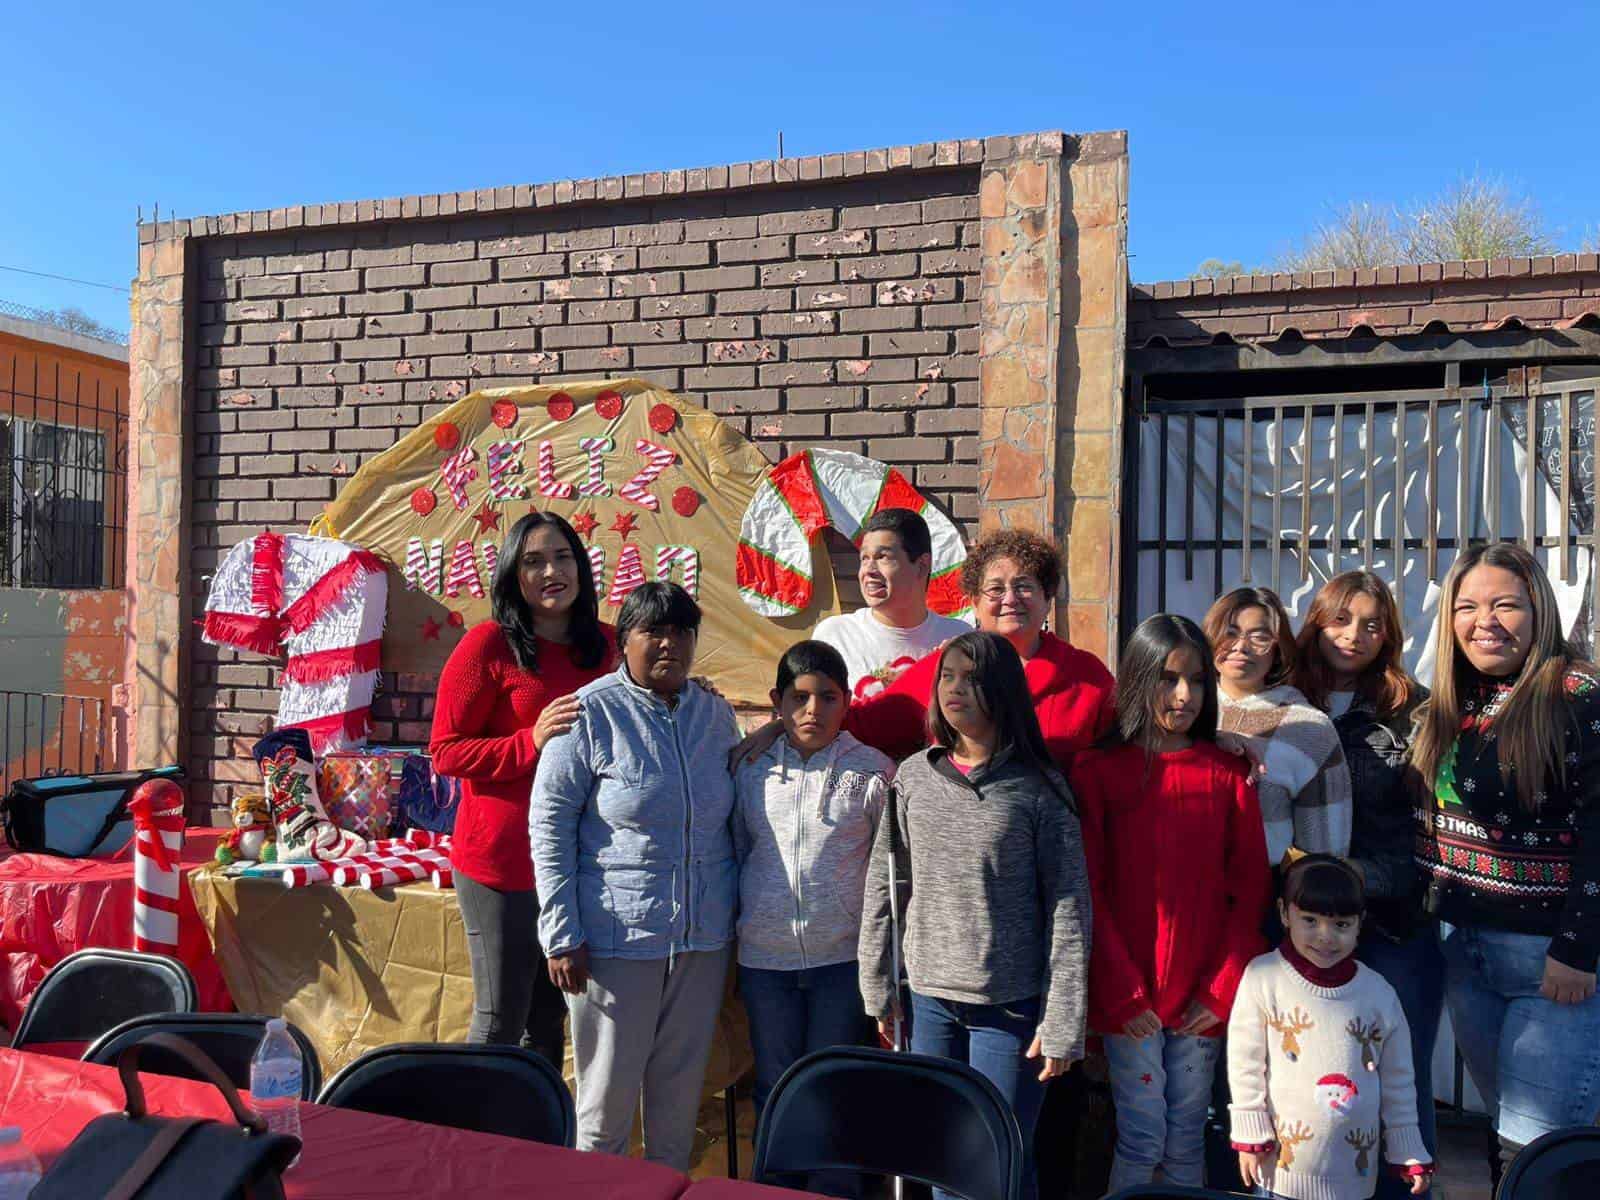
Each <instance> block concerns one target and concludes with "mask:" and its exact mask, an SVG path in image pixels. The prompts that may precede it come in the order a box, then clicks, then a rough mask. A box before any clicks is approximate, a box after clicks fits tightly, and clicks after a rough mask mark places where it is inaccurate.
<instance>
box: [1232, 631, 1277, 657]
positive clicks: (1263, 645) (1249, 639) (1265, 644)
mask: <svg viewBox="0 0 1600 1200" xmlns="http://www.w3.org/2000/svg"><path fill="white" fill-rule="evenodd" d="M1222 640H1223V641H1225V642H1227V643H1228V644H1229V645H1237V644H1238V643H1240V642H1243V643H1244V644H1245V645H1246V646H1248V647H1250V649H1252V650H1255V651H1257V652H1260V651H1262V650H1271V649H1272V648H1273V647H1274V646H1276V645H1277V644H1278V635H1277V634H1275V633H1273V632H1272V630H1270V629H1252V630H1251V631H1250V632H1249V633H1240V632H1239V631H1238V630H1235V629H1230V630H1228V632H1227V633H1225V634H1224V635H1223V637H1222Z"/></svg>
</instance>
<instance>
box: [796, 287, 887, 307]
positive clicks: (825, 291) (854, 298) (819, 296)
mask: <svg viewBox="0 0 1600 1200" xmlns="http://www.w3.org/2000/svg"><path fill="white" fill-rule="evenodd" d="M871 303H872V285H871V284H870V283H823V284H817V285H815V286H802V287H798V288H796V289H795V307H797V308H865V307H866V306H867V305H869V304H871Z"/></svg>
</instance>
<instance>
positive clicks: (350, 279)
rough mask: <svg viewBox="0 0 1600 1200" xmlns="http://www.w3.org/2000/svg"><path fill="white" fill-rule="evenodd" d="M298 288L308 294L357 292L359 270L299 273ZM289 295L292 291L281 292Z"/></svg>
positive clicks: (359, 279)
mask: <svg viewBox="0 0 1600 1200" xmlns="http://www.w3.org/2000/svg"><path fill="white" fill-rule="evenodd" d="M300 289H301V291H303V292H304V293H305V294H306V295H308V296H326V295H329V294H331V293H333V292H359V291H360V290H361V272H360V271H323V272H321V273H319V274H312V275H301V276H300ZM281 294H283V295H290V294H292V293H287V292H286V293H281Z"/></svg>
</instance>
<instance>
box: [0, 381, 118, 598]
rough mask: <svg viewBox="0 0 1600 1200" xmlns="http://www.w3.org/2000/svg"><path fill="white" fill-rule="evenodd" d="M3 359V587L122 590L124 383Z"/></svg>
mask: <svg viewBox="0 0 1600 1200" xmlns="http://www.w3.org/2000/svg"><path fill="white" fill-rule="evenodd" d="M30 357H31V358H32V361H31V363H29V362H25V361H23V356H22V355H17V354H12V355H8V356H4V357H0V587H25V588H88V589H93V588H120V587H122V586H123V579H124V576H125V574H126V566H125V561H124V560H125V551H126V537H127V523H128V511H127V504H128V502H127V479H128V407H127V390H126V387H125V386H123V387H112V388H106V387H104V386H103V385H102V384H101V383H100V382H99V381H98V380H97V379H95V378H93V377H90V378H85V376H84V374H82V373H80V372H77V371H74V370H71V369H70V368H68V369H65V370H64V369H63V368H62V366H61V364H60V363H59V362H56V363H55V364H54V365H52V366H47V367H41V366H40V356H37V355H35V356H30Z"/></svg>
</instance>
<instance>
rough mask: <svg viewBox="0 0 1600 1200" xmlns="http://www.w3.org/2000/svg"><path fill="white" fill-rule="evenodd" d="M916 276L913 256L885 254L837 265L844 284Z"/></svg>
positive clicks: (915, 260)
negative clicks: (864, 280)
mask: <svg viewBox="0 0 1600 1200" xmlns="http://www.w3.org/2000/svg"><path fill="white" fill-rule="evenodd" d="M916 274H917V256H916V255H915V254H886V255H882V256H875V257H872V258H852V259H850V260H849V261H848V262H845V263H841V264H840V265H839V278H840V279H842V280H844V281H845V282H846V283H853V282H855V281H856V280H860V279H866V280H879V279H904V278H907V277H915V276H916Z"/></svg>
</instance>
